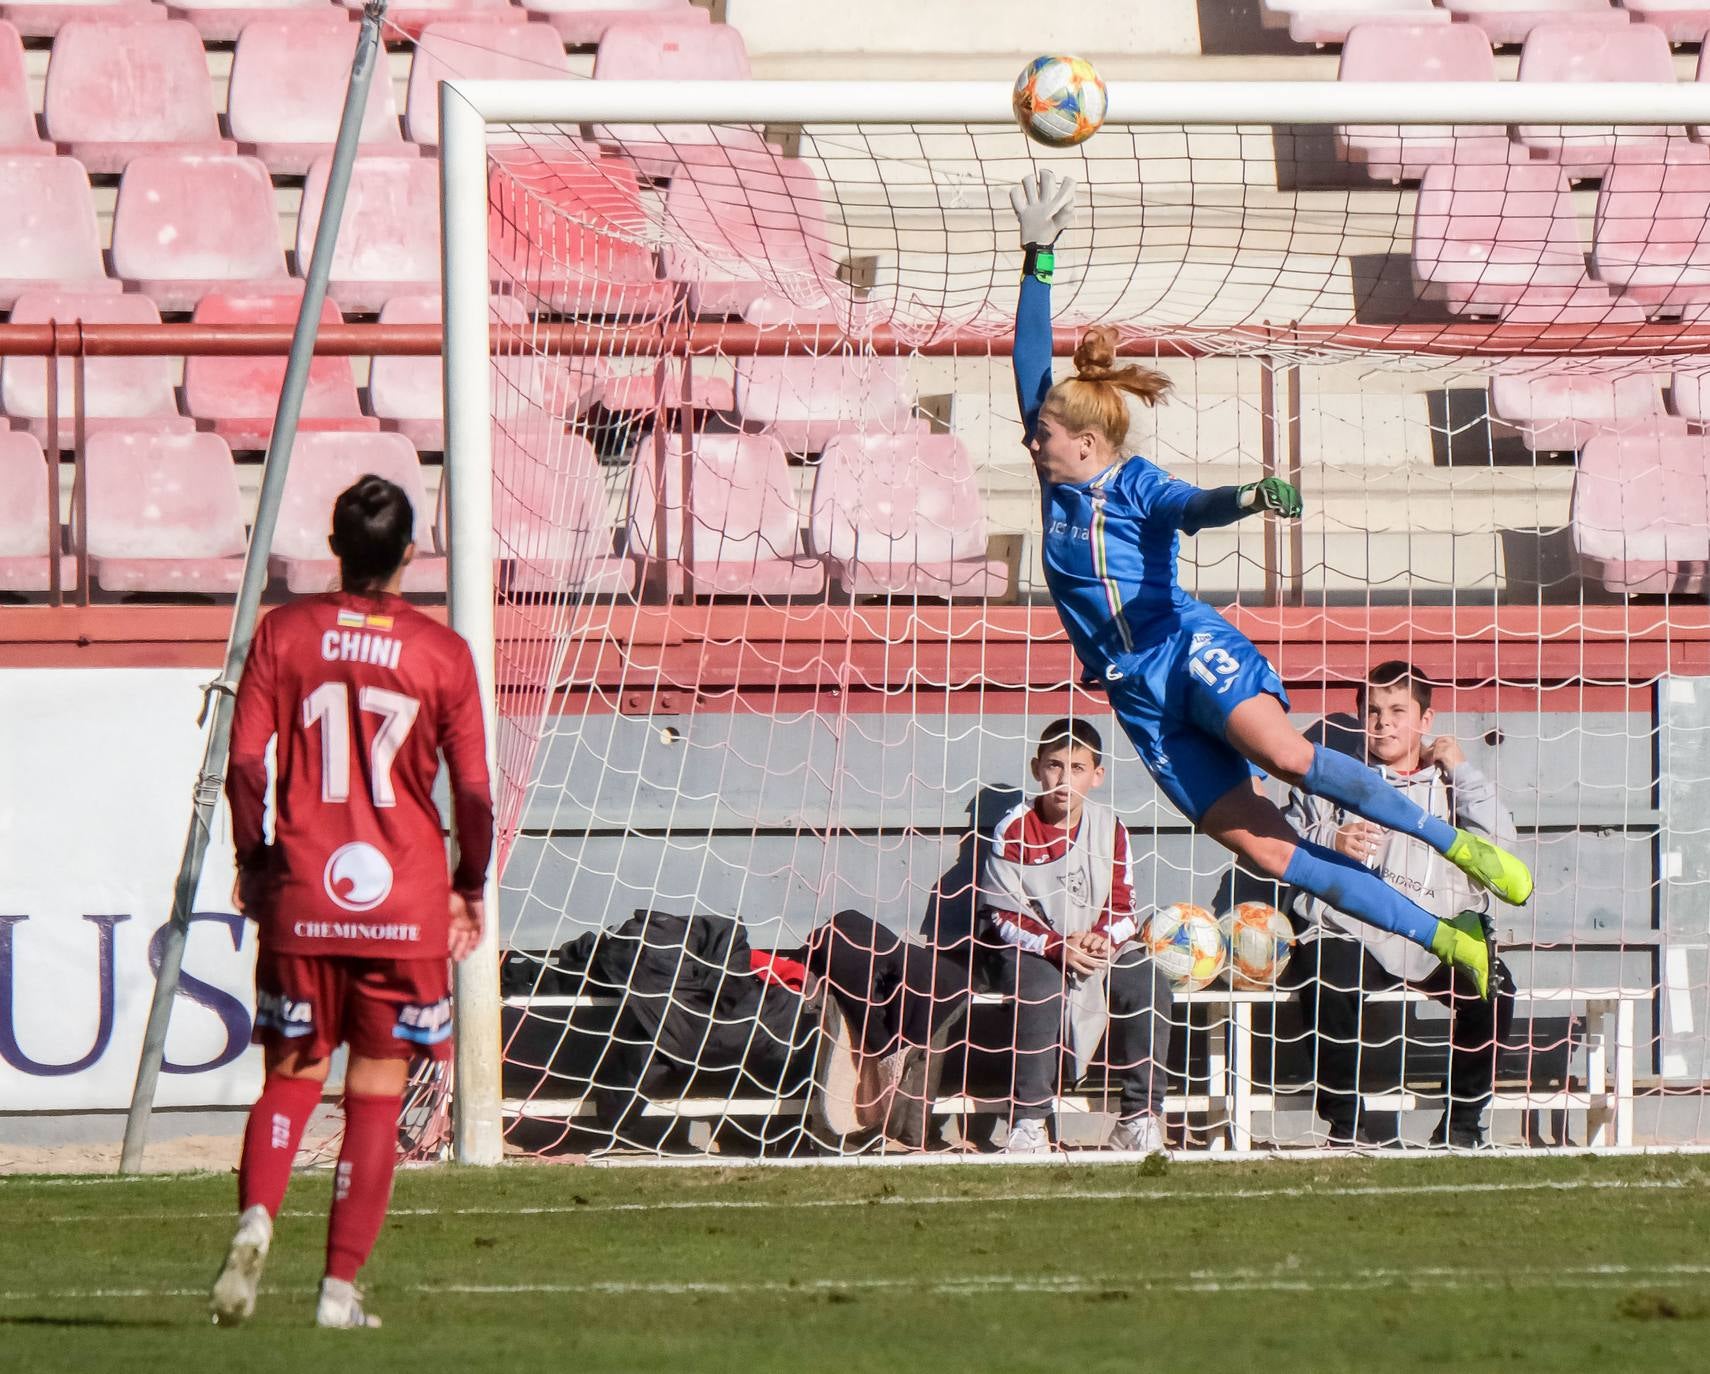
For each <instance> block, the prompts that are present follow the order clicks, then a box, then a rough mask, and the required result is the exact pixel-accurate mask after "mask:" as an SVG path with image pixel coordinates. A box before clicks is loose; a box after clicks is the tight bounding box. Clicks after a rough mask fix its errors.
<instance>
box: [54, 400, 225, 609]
mask: <svg viewBox="0 0 1710 1374" xmlns="http://www.w3.org/2000/svg"><path fill="white" fill-rule="evenodd" d="M84 463H85V467H86V471H87V474H88V482H89V568H90V572H91V573H92V574H93V576H94V579H95V581H96V582H98V583H99V584H100V585H101V586H102V587H104V588H105V589H106V590H107V591H110V592H235V591H236V590H237V587H238V582H239V581H240V580H241V579H242V577H243V555H244V547H245V537H244V527H243V502H242V497H241V495H240V494H239V492H238V480H237V469H236V467H235V466H233V464H232V453H231V450H230V449H229V448H227V447H226V445H225V441H224V440H222V439H221V438H219V436H217V435H214V434H136V433H131V432H128V431H121V430H109V431H107V432H105V433H102V434H96V435H92V436H90V439H89V447H88V450H87V452H86V453H85V455H84Z"/></svg>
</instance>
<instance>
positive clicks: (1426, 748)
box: [1287, 661, 1514, 1148]
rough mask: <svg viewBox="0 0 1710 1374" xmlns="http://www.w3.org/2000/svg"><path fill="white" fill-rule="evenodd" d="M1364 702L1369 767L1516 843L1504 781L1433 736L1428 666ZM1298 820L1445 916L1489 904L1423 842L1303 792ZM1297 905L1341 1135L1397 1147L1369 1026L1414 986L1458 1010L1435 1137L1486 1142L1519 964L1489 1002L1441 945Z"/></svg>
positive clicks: (1319, 1094) (1293, 805)
mask: <svg viewBox="0 0 1710 1374" xmlns="http://www.w3.org/2000/svg"><path fill="white" fill-rule="evenodd" d="M1361 697H1362V700H1361V709H1360V714H1361V717H1362V718H1363V724H1364V726H1365V747H1366V754H1367V762H1369V763H1370V764H1371V765H1372V766H1373V767H1375V768H1377V769H1378V770H1379V771H1380V772H1381V773H1382V774H1383V776H1384V778H1385V779H1386V780H1387V781H1388V782H1389V783H1390V784H1391V785H1392V786H1394V787H1396V788H1397V789H1398V790H1400V791H1402V792H1405V793H1406V794H1407V796H1408V797H1409V799H1410V800H1412V801H1413V802H1415V803H1416V804H1417V805H1418V806H1419V807H1420V808H1421V809H1423V810H1425V811H1427V812H1429V813H1430V814H1431V815H1433V816H1440V817H1442V818H1443V819H1444V820H1446V821H1448V822H1449V824H1451V825H1454V826H1458V827H1461V828H1464V829H1467V830H1472V831H1476V832H1478V833H1479V834H1481V835H1488V836H1490V837H1491V838H1492V839H1494V840H1496V841H1497V842H1498V843H1499V844H1501V845H1503V846H1504V847H1507V848H1512V847H1513V844H1514V819H1513V817H1512V816H1511V815H1510V814H1509V813H1508V811H1507V809H1506V808H1505V807H1503V805H1502V804H1501V802H1500V801H1499V800H1498V799H1497V795H1496V786H1495V784H1494V783H1493V782H1491V780H1490V778H1489V777H1487V776H1486V775H1485V773H1484V772H1483V771H1482V770H1481V769H1480V768H1479V767H1478V766H1477V765H1476V764H1473V763H1471V762H1470V761H1469V760H1468V759H1467V757H1466V754H1465V753H1464V751H1463V750H1462V749H1461V747H1460V745H1459V744H1458V743H1456V741H1454V740H1453V739H1450V738H1449V737H1447V736H1442V735H1440V736H1437V737H1436V738H1428V735H1429V732H1430V729H1431V722H1432V710H1431V684H1430V683H1429V682H1427V681H1426V680H1425V678H1424V677H1423V676H1422V675H1421V674H1420V672H1419V670H1418V669H1416V668H1414V667H1413V666H1412V665H1411V664H1408V663H1403V662H1400V661H1391V662H1388V663H1382V664H1379V665H1378V666H1377V667H1376V668H1374V669H1372V671H1371V673H1370V674H1369V675H1368V677H1367V680H1366V683H1365V686H1364V687H1363V688H1362V690H1361ZM1287 815H1288V818H1289V820H1290V821H1291V822H1292V823H1293V824H1294V826H1295V828H1296V829H1297V830H1299V832H1300V833H1301V834H1302V835H1303V836H1305V837H1306V838H1308V839H1310V840H1315V841H1316V842H1318V843H1319V844H1322V845H1327V846H1330V847H1332V848H1334V849H1336V850H1337V851H1339V852H1340V853H1343V854H1346V855H1348V856H1349V857H1350V858H1353V859H1357V860H1359V861H1360V862H1362V863H1364V864H1366V865H1368V866H1369V867H1370V868H1372V869H1373V870H1375V871H1376V872H1377V873H1378V874H1380V875H1381V876H1382V877H1383V880H1384V881H1385V882H1387V883H1389V884H1390V885H1391V886H1392V887H1395V888H1397V889H1399V890H1400V891H1402V892H1404V893H1406V894H1407V896H1409V897H1411V898H1412V899H1413V900H1414V901H1415V902H1417V903H1419V905H1420V906H1422V907H1424V908H1425V909H1426V910H1427V911H1429V912H1431V913H1433V914H1434V915H1436V916H1438V917H1439V918H1440V919H1447V918H1449V917H1452V916H1453V915H1454V914H1455V913H1456V912H1458V911H1461V910H1464V909H1465V908H1466V907H1467V906H1468V905H1469V904H1470V903H1471V902H1472V901H1473V900H1475V898H1474V893H1473V891H1472V889H1471V887H1470V885H1469V884H1468V882H1467V880H1466V878H1465V877H1464V876H1463V875H1462V874H1461V873H1460V872H1459V871H1458V870H1457V869H1455V868H1454V867H1452V866H1451V865H1450V864H1448V863H1446V862H1445V861H1444V860H1443V858H1442V856H1441V855H1439V854H1437V853H1436V852H1435V851H1434V850H1432V849H1430V848H1429V847H1427V846H1426V845H1424V844H1422V843H1421V842H1420V841H1418V840H1416V839H1414V838H1412V837H1410V836H1407V835H1402V834H1399V833H1397V832H1395V831H1390V830H1382V829H1380V828H1378V827H1377V826H1374V825H1372V824H1371V823H1370V822H1368V821H1364V820H1362V819H1360V818H1359V817H1358V816H1355V815H1352V814H1348V813H1344V812H1342V811H1341V810H1340V809H1339V808H1338V807H1336V805H1335V804H1334V803H1332V802H1328V801H1325V800H1324V799H1323V798H1321V797H1316V796H1312V795H1311V794H1309V793H1306V792H1303V791H1301V790H1299V789H1296V790H1295V791H1293V792H1292V793H1291V794H1290V796H1289V802H1288V807H1287ZM1294 908H1295V912H1296V914H1297V915H1299V916H1301V917H1303V918H1304V919H1305V920H1306V922H1307V928H1306V930H1305V932H1304V933H1303V934H1302V937H1301V939H1302V943H1301V946H1300V948H1299V949H1297V951H1296V953H1295V955H1294V958H1293V960H1292V961H1291V965H1290V968H1289V973H1288V975H1287V978H1288V982H1289V983H1290V984H1291V985H1298V986H1299V988H1300V1011H1301V1018H1302V1020H1303V1021H1304V1023H1305V1028H1306V1030H1307V1033H1308V1034H1309V1035H1310V1034H1316V1036H1317V1056H1316V1059H1317V1065H1316V1067H1317V1072H1316V1089H1317V1091H1316V1108H1317V1112H1318V1115H1319V1116H1320V1117H1321V1118H1323V1120H1324V1122H1325V1124H1326V1126H1327V1127H1328V1128H1329V1134H1330V1140H1331V1143H1333V1144H1356V1143H1358V1144H1386V1143H1391V1142H1392V1141H1393V1140H1394V1138H1395V1135H1396V1131H1395V1126H1394V1123H1393V1120H1387V1121H1384V1122H1381V1123H1380V1122H1379V1121H1378V1119H1377V1118H1376V1117H1372V1118H1368V1117H1366V1116H1365V1115H1364V1114H1363V1113H1362V1112H1361V1110H1360V1098H1359V1081H1358V1080H1359V1056H1360V1025H1361V1021H1362V1019H1363V1012H1364V1002H1365V997H1364V994H1366V993H1368V992H1377V991H1380V990H1383V989H1387V988H1394V987H1399V986H1401V985H1403V984H1406V985H1407V986H1410V987H1414V988H1417V989H1418V990H1419V991H1421V992H1424V993H1426V994H1428V995H1429V996H1431V997H1432V998H1435V999H1436V1000H1438V1001H1440V1002H1442V1003H1444V1004H1445V1005H1446V1006H1447V1007H1448V1008H1449V1011H1450V1054H1449V1095H1450V1096H1449V1102H1448V1105H1447V1108H1446V1110H1445V1111H1444V1114H1443V1119H1442V1120H1441V1121H1440V1122H1439V1123H1438V1125H1437V1129H1436V1131H1435V1133H1434V1134H1433V1137H1432V1143H1434V1144H1439V1145H1454V1146H1458V1147H1462V1148H1475V1147H1478V1146H1481V1145H1484V1144H1486V1143H1487V1141H1486V1136H1485V1131H1484V1124H1483V1121H1484V1111H1485V1108H1486V1106H1488V1104H1489V1102H1490V1095H1491V1087H1492V1083H1493V1081H1494V1077H1495V1071H1496V1044H1497V1042H1498V1041H1499V1040H1500V1039H1501V1038H1502V1037H1503V1036H1504V1035H1505V1034H1506V1032H1507V1030H1508V1026H1509V1023H1510V1021H1511V1020H1512V1018H1513V1014H1514V993H1513V979H1512V977H1511V976H1510V975H1509V973H1508V970H1507V968H1506V967H1503V968H1502V970H1501V979H1500V981H1499V983H1498V987H1497V989H1496V990H1495V991H1494V994H1493V996H1492V998H1491V1000H1490V1001H1488V1002H1484V1001H1481V1000H1479V998H1478V996H1477V995H1476V994H1475V993H1474V992H1473V990H1472V989H1471V988H1470V986H1468V985H1466V984H1464V983H1462V982H1461V981H1460V980H1459V979H1457V978H1456V977H1455V976H1454V974H1453V973H1452V971H1451V970H1450V969H1449V968H1448V967H1447V966H1446V965H1444V964H1442V963H1440V962H1439V961H1438V960H1437V959H1436V958H1435V957H1434V956H1433V955H1432V954H1431V953H1430V952H1429V951H1427V950H1424V949H1421V948H1419V947H1418V946H1417V945H1413V944H1410V943H1408V942H1407V941H1406V940H1404V939H1402V938H1401V937H1400V936H1398V935H1391V934H1388V933H1386V932H1384V931H1381V930H1379V929H1377V928H1376V927H1375V926H1371V925H1367V924H1366V923H1364V922H1362V921H1355V920H1351V919H1350V918H1348V917H1346V916H1344V915H1342V914H1341V913H1340V912H1338V911H1335V910H1334V909H1332V908H1330V907H1327V906H1325V904H1324V903H1323V902H1321V901H1318V900H1317V899H1315V898H1311V897H1308V896H1307V895H1306V894H1304V893H1297V894H1296V895H1295V902H1294ZM1493 981H1495V980H1493Z"/></svg>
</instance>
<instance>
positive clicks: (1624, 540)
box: [1571, 431, 1710, 595]
mask: <svg viewBox="0 0 1710 1374" xmlns="http://www.w3.org/2000/svg"><path fill="white" fill-rule="evenodd" d="M1571 520H1572V528H1573V544H1574V549H1575V550H1576V551H1577V552H1578V554H1579V559H1580V564H1581V566H1582V568H1583V569H1584V571H1585V573H1586V575H1587V576H1588V577H1594V578H1596V579H1597V580H1598V581H1600V582H1601V583H1602V584H1603V585H1604V587H1605V588H1607V589H1608V590H1609V591H1612V592H1623V593H1626V594H1628V595H1638V594H1658V593H1664V592H1668V593H1673V594H1676V595H1683V594H1691V595H1696V594H1699V593H1702V592H1703V591H1704V588H1705V573H1706V570H1707V569H1710V438H1706V437H1705V436H1703V435H1684V434H1666V433H1658V432H1652V431H1640V432H1636V433H1631V434H1616V435H1605V436H1602V437H1600V438H1596V439H1592V440H1591V441H1590V442H1589V443H1587V444H1586V446H1585V449H1584V451H1583V452H1582V453H1581V454H1580V457H1579V465H1578V467H1577V468H1576V470H1575V472H1574V484H1573V514H1572V517H1571Z"/></svg>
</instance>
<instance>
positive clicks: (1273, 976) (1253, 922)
mask: <svg viewBox="0 0 1710 1374" xmlns="http://www.w3.org/2000/svg"><path fill="white" fill-rule="evenodd" d="M1217 924H1218V925H1219V926H1220V927H1221V928H1222V930H1223V939H1224V942H1225V943H1226V944H1227V945H1228V947H1229V977H1230V981H1231V982H1233V983H1234V985H1235V986H1236V987H1237V988H1244V989H1247V990H1249V991H1254V990H1269V989H1271V988H1274V987H1275V986H1276V985H1277V979H1278V978H1280V977H1282V971H1283V970H1284V969H1285V968H1287V967H1288V956H1289V955H1290V954H1292V953H1293V952H1294V927H1293V926H1291V925H1290V924H1289V923H1288V917H1286V916H1284V915H1283V914H1282V912H1280V911H1278V910H1277V909H1276V908H1275V907H1274V906H1270V905H1268V904H1267V903H1265V902H1242V903H1241V904H1240V905H1239V906H1236V907H1235V908H1233V909H1232V910H1230V911H1226V912H1224V913H1223V916H1222V917H1221V918H1220V919H1219V921H1218V923H1217Z"/></svg>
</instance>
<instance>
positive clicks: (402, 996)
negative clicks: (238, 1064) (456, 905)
mask: <svg viewBox="0 0 1710 1374" xmlns="http://www.w3.org/2000/svg"><path fill="white" fill-rule="evenodd" d="M250 1038H251V1039H252V1040H253V1041H254V1042H255V1043H256V1044H258V1045H266V1046H268V1047H269V1048H271V1049H274V1050H294V1051H296V1052H297V1053H298V1054H301V1055H303V1056H305V1057H307V1058H309V1059H325V1058H326V1057H327V1056H328V1055H329V1054H331V1053H332V1052H333V1051H334V1050H335V1049H337V1048H338V1047H339V1046H340V1045H349V1046H350V1049H351V1053H352V1054H360V1055H365V1056H367V1057H368V1058H370V1059H413V1058H414V1057H415V1056H417V1055H425V1056H426V1057H428V1058H430V1059H439V1060H445V1059H449V1058H451V965H450V962H449V961H448V960H445V959H355V958H350V957H347V956H344V955H310V954H273V953H270V952H269V951H268V950H267V949H266V948H265V947H263V949H262V950H261V953H260V956H259V957H258V958H257V959H256V963H255V1031H254V1033H253V1034H252V1035H251V1037H250Z"/></svg>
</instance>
